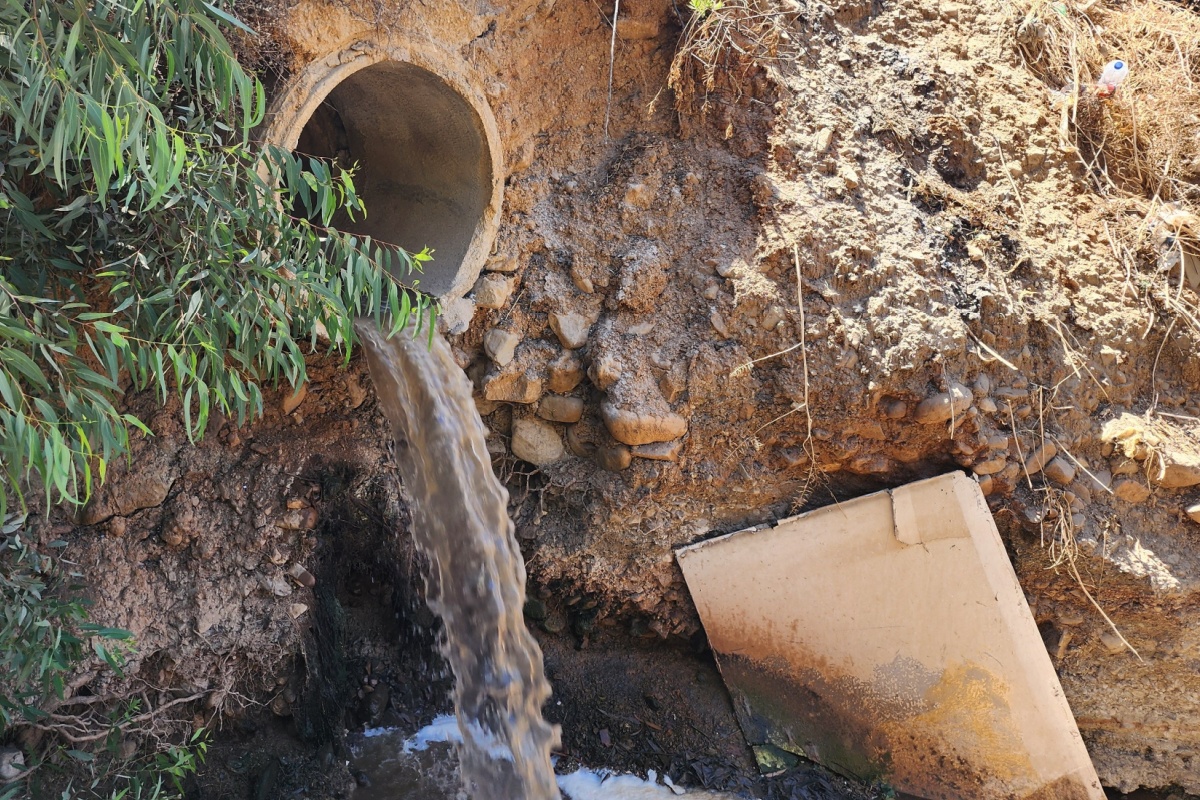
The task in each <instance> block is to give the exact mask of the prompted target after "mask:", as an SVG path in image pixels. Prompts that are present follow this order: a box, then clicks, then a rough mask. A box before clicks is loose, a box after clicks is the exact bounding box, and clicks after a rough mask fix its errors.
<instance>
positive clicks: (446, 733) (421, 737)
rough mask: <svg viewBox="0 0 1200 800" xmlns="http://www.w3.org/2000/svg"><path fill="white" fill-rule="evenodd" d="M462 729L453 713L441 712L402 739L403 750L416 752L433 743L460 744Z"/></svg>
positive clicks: (427, 747)
mask: <svg viewBox="0 0 1200 800" xmlns="http://www.w3.org/2000/svg"><path fill="white" fill-rule="evenodd" d="M462 740H463V739H462V731H460V730H459V729H458V720H457V719H455V717H454V715H453V714H442V715H441V716H440V717H436V718H434V720H433V722H431V723H429V724H428V725H426V726H425V727H424V728H421V730H419V731H417V732H416V733H414V734H413V735H412V736H410V737H409V738H408V739H405V740H404V752H406V753H418V752H421V751H423V750H427V749H429V745H431V744H434V743H444V744H462Z"/></svg>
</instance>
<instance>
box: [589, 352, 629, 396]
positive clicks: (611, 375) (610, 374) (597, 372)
mask: <svg viewBox="0 0 1200 800" xmlns="http://www.w3.org/2000/svg"><path fill="white" fill-rule="evenodd" d="M621 374H622V373H621V364H620V362H619V361H617V360H616V359H615V358H613V357H612V356H601V357H600V358H597V359H596V360H595V361H593V362H592V366H591V368H590V369H588V376H589V377H590V378H591V379H592V383H594V384H596V387H597V388H599V389H602V390H604V391H608V390H609V389H611V388H612V387H613V386H614V385H615V384H616V382H617V381H619V380H620V379H621Z"/></svg>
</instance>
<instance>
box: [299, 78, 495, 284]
mask: <svg viewBox="0 0 1200 800" xmlns="http://www.w3.org/2000/svg"><path fill="white" fill-rule="evenodd" d="M295 149H296V151H297V152H298V153H300V154H303V155H308V156H313V157H317V158H323V159H328V160H330V161H333V162H336V163H338V164H340V165H341V166H343V167H347V166H350V165H351V164H358V171H357V173H356V174H355V185H356V187H357V189H358V192H359V195H360V196H361V197H362V198H363V201H364V202H365V204H366V207H367V216H366V218H365V219H364V218H360V219H358V220H355V221H351V220H350V219H349V218H348V217H345V216H343V217H342V218H340V219H337V220H335V223H334V224H335V225H336V226H337V227H338V228H340V229H341V230H346V231H351V232H353V233H359V234H365V235H369V236H372V237H374V238H376V239H380V240H383V241H387V242H392V243H394V244H398V245H400V246H401V247H403V248H405V249H406V250H409V251H411V252H416V251H419V250H420V249H421V248H423V247H429V248H431V249H432V250H433V251H434V252H433V257H434V260H433V261H432V262H430V263H427V264H426V265H425V271H424V273H423V274H421V275H418V276H414V277H413V279H412V280H413V282H416V283H417V285H418V286H419V288H421V289H423V290H425V291H427V292H429V293H431V294H434V295H437V296H439V297H443V296H447V295H461V294H462V293H463V292H465V291H466V290H467V289H469V288H470V281H471V280H473V277H474V274H466V275H464V273H472V272H473V273H475V274H477V273H478V271H479V266H480V265H479V264H471V263H469V262H470V261H472V260H475V259H477V258H478V251H480V250H482V251H483V253H484V254H486V252H487V249H488V246H489V245H490V242H486V243H484V246H483V247H482V248H481V247H479V243H478V242H476V241H475V240H476V239H477V237H480V236H484V237H486V236H488V235H489V231H488V230H487V229H488V227H489V226H488V224H487V220H486V219H485V215H487V214H488V213H489V212H491V213H493V214H494V212H495V210H496V209H495V208H494V207H492V206H493V204H492V200H493V190H494V185H493V183H494V182H493V173H492V170H493V161H492V154H491V152H490V150H489V147H488V137H487V134H486V131H485V129H484V125H483V122H482V120H481V119H480V116H479V114H478V113H477V112H476V110H475V108H474V107H473V106H472V105H471V103H470V102H468V100H467V99H466V98H464V97H463V96H462V95H461V94H459V93H458V92H457V91H455V90H454V89H453V88H452V87H451V86H450V85H449V84H447V83H446V82H445V81H444V80H443V79H442V78H441V77H439V76H438V75H436V74H435V73H433V72H430V71H429V70H426V69H423V68H422V67H419V66H416V65H415V64H409V63H405V62H400V61H382V62H378V63H375V64H372V65H371V66H368V67H365V68H363V69H360V70H358V71H356V72H354V73H352V74H351V75H349V76H348V77H346V78H345V79H344V80H342V81H341V82H340V83H338V84H337V86H335V87H334V88H333V90H332V91H330V92H329V94H328V95H327V96H326V97H325V100H324V101H323V102H322V103H320V104H319V105H318V106H317V107H316V110H315V111H314V112H313V114H312V116H311V117H309V119H308V120H307V121H306V122H305V123H304V127H303V129H302V131H301V132H300V136H299V139H298V141H297V144H296V148H295ZM495 205H496V206H498V203H496V204H495ZM472 245H475V246H474V247H473V246H472ZM469 256H471V257H470V258H469ZM464 283H466V285H463V284H464Z"/></svg>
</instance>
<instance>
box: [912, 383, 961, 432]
mask: <svg viewBox="0 0 1200 800" xmlns="http://www.w3.org/2000/svg"><path fill="white" fill-rule="evenodd" d="M974 402H975V396H974V395H973V394H972V393H971V390H970V389H968V388H967V387H966V386H963V385H962V384H961V383H954V384H951V385H950V391H948V392H941V393H939V394H935V395H932V396H930V397H927V398H925V399H924V400H922V401H921V402H920V403H919V404H918V405H917V409H916V411H914V412H913V418H914V419H916V421H917V422H919V423H921V424H922V425H937V424H938V423H942V422H947V421H949V420H950V419H953V418H957V417H961V416H962V415H963V414H965V413H967V409H968V408H970V407H971V404H972V403H974Z"/></svg>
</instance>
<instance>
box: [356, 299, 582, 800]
mask: <svg viewBox="0 0 1200 800" xmlns="http://www.w3.org/2000/svg"><path fill="white" fill-rule="evenodd" d="M357 330H358V333H359V336H360V338H361V339H362V342H363V345H364V349H365V350H366V353H367V363H368V365H369V367H370V371H371V378H372V380H373V381H374V383H375V390H376V393H377V394H378V396H379V402H380V404H381V405H382V407H383V409H384V411H385V413H386V414H387V416H388V418H389V419H390V420H391V423H392V429H393V431H394V432H395V436H396V460H397V462H398V463H399V466H400V473H401V477H402V478H403V480H404V485H405V487H406V488H407V490H408V493H409V495H410V496H411V497H412V500H413V505H412V517H413V535H414V538H415V540H416V544H417V546H418V547H419V548H420V549H421V550H422V551H423V552H424V553H425V555H426V556H427V557H428V558H429V562H430V565H431V566H430V575H429V587H428V600H429V605H430V608H432V610H433V611H434V612H435V613H437V614H438V616H440V617H441V619H442V623H443V624H444V626H445V644H444V649H445V655H446V657H447V660H448V661H449V662H450V666H451V668H452V669H453V670H454V676H455V713H456V716H457V719H458V727H459V730H460V731H461V733H462V740H463V743H462V746H461V752H460V759H461V769H462V775H463V781H464V783H465V784H466V790H467V792H468V794H469V795H470V797H471V798H472V799H473V800H553V799H554V798H558V797H559V793H558V788H557V787H556V785H555V778H554V771H553V769H552V767H551V764H550V749H551V747H552V746H554V745H555V743H556V742H557V739H558V730H557V729H556V728H555V727H554V726H552V725H550V724H549V723H547V722H546V721H545V720H544V719H543V718H542V712H541V708H542V704H543V703H544V702H545V701H546V699H547V698H548V697H549V696H550V686H549V684H548V683H547V681H546V678H545V675H544V674H543V669H542V654H541V651H540V649H539V648H538V646H537V643H536V642H535V641H534V639H533V637H532V636H531V635H530V633H529V631H528V629H527V628H526V627H525V620H524V617H523V614H522V608H523V606H524V602H525V564H524V562H523V561H522V560H521V556H520V553H519V551H518V550H517V544H516V539H515V538H514V536H513V524H512V521H511V520H510V519H509V518H508V492H507V491H506V490H505V489H504V487H503V486H502V485H501V484H500V481H499V480H498V479H497V478H496V476H495V474H494V473H493V472H492V467H491V462H490V460H489V458H488V453H487V448H486V446H485V442H484V438H485V433H484V427H483V422H482V421H481V420H480V418H479V413H478V412H477V411H476V409H475V403H474V401H473V400H472V399H471V386H470V383H469V382H468V380H467V377H466V375H465V374H464V373H463V371H462V370H461V369H459V367H458V365H457V364H455V363H454V360H453V359H452V358H451V356H450V348H449V347H448V346H447V344H446V343H445V342H444V341H443V340H442V339H441V338H440V337H438V336H434V338H433V341H432V344H430V343H429V341H428V339H427V338H426V336H425V335H421V336H419V337H417V338H414V337H413V335H412V332H411V330H408V331H403V332H401V333H399V334H397V335H396V336H394V337H393V338H391V339H388V338H386V336H385V335H384V334H383V333H381V332H380V331H379V330H378V329H377V328H376V327H375V326H374V325H373V324H371V323H369V322H359V323H358V325H357Z"/></svg>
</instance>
